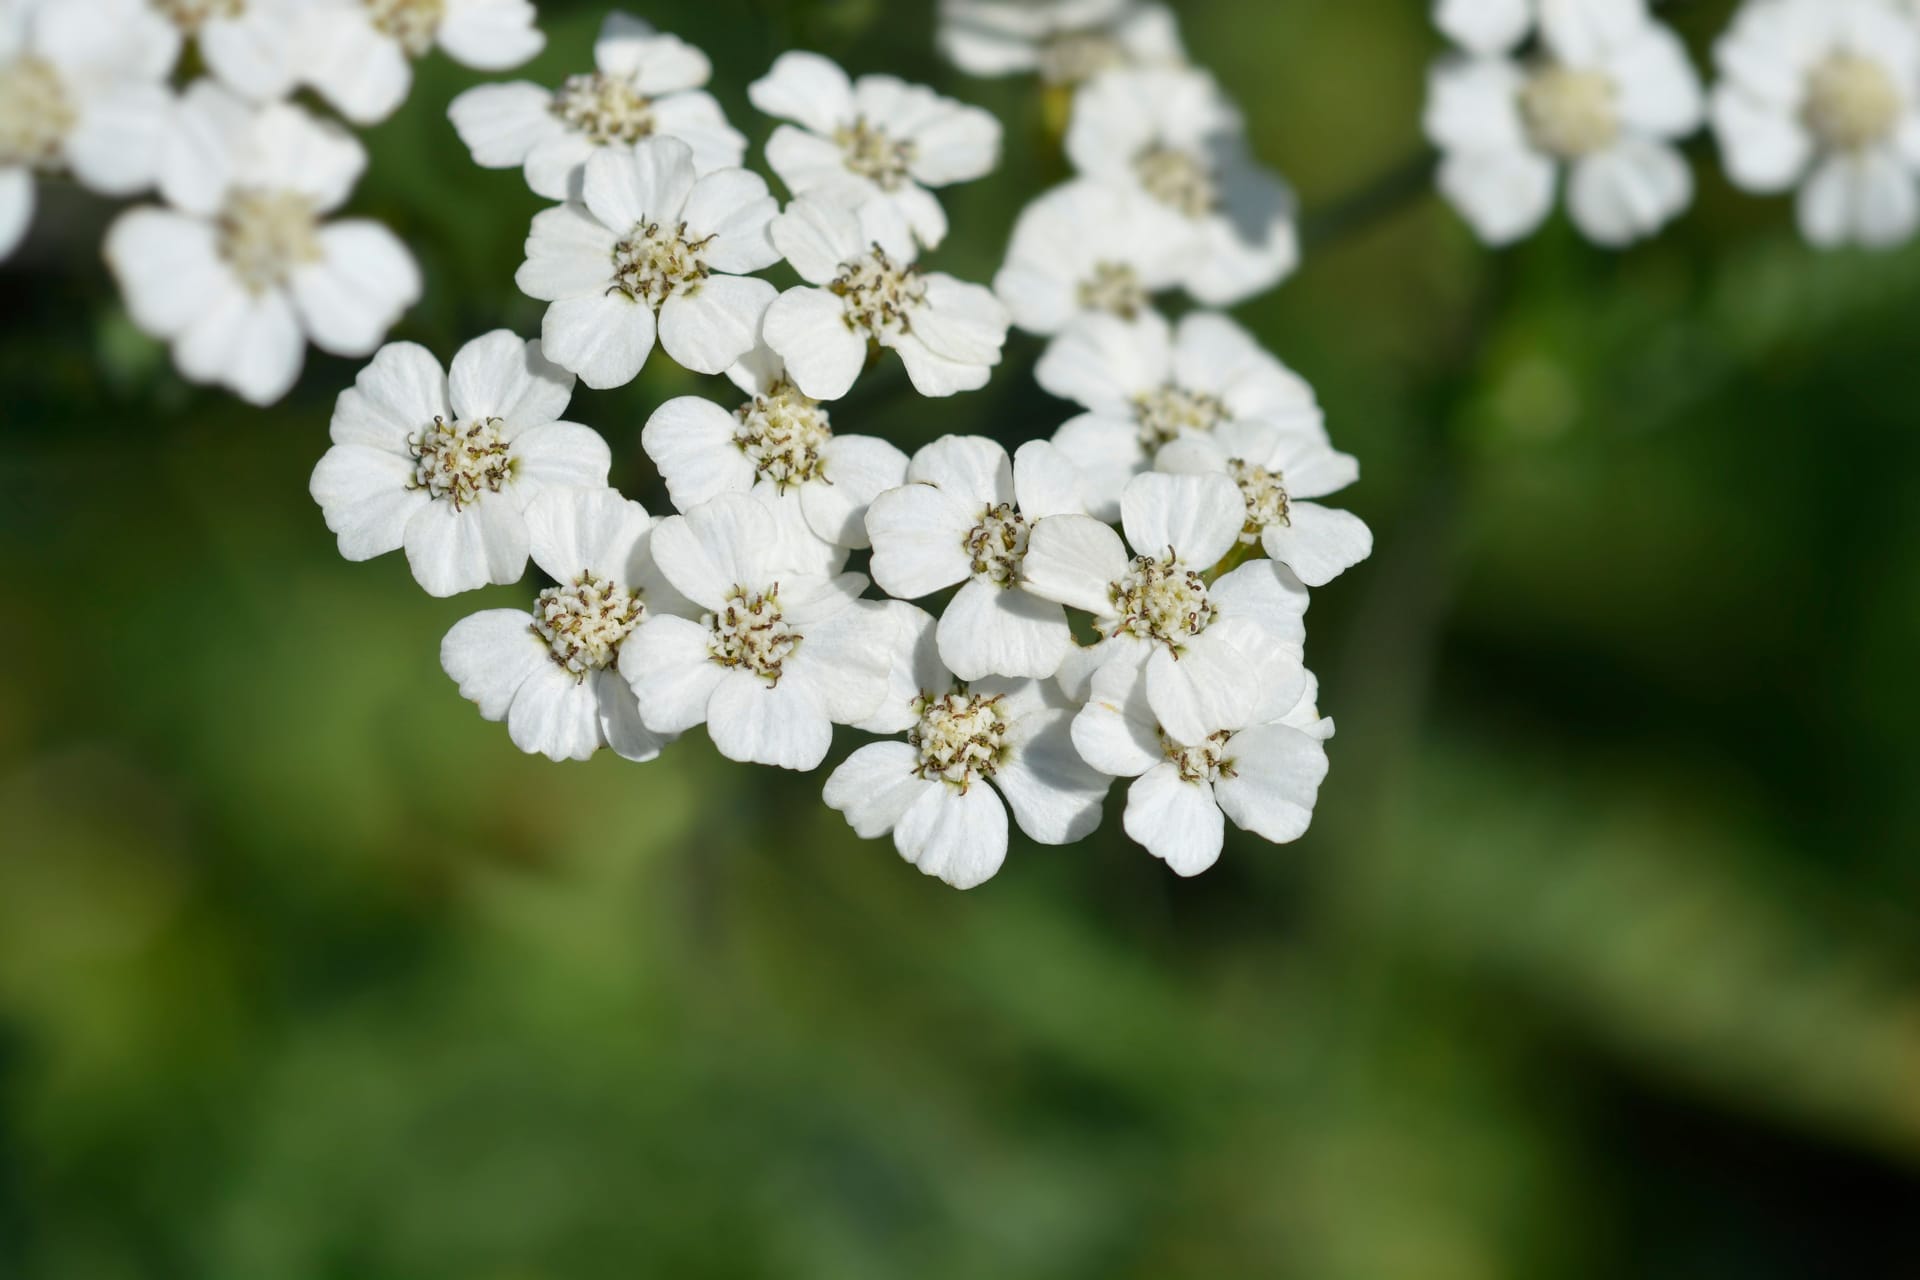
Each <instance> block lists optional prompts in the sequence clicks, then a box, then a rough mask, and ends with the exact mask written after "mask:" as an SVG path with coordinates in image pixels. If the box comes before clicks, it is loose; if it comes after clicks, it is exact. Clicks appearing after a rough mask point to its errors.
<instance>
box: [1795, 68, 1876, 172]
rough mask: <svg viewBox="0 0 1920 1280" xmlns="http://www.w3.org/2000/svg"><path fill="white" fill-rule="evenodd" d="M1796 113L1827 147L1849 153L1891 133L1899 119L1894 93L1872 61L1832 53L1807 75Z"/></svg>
mask: <svg viewBox="0 0 1920 1280" xmlns="http://www.w3.org/2000/svg"><path fill="white" fill-rule="evenodd" d="M1801 116H1802V118H1803V119H1804V120H1805V121H1806V124H1807V128H1808V129H1810V130H1812V131H1813V134H1814V136H1815V137H1817V138H1819V139H1820V141H1821V142H1823V143H1825V144H1826V145H1827V146H1828V147H1829V148H1830V149H1832V150H1835V151H1855V150H1858V149H1859V148H1861V147H1866V146H1871V145H1872V144H1874V143H1876V142H1880V141H1882V140H1884V139H1886V138H1889V137H1891V136H1892V135H1893V133H1894V130H1895V129H1896V127H1897V126H1898V125H1899V123H1900V91H1899V89H1898V88H1896V87H1895V85H1894V83H1893V77H1892V76H1889V75H1888V74H1887V69H1886V68H1885V67H1884V66H1882V65H1881V64H1880V63H1879V62H1877V61H1875V60H1874V59H1872V58H1863V57H1861V56H1860V55H1859V54H1857V53H1835V54H1833V55H1832V56H1830V57H1829V58H1827V60H1826V61H1824V62H1822V63H1820V65H1818V66H1816V67H1815V68H1814V69H1813V70H1812V71H1810V72H1808V73H1807V100H1806V105H1805V106H1804V107H1802V108H1801Z"/></svg>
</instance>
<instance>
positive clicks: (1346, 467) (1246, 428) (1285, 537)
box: [882, 422, 1373, 587]
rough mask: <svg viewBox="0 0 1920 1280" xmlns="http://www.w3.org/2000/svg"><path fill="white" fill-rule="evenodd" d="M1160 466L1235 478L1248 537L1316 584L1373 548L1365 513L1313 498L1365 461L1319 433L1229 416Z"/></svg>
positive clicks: (1171, 449) (1350, 478) (1171, 451)
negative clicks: (1297, 431) (1296, 431)
mask: <svg viewBox="0 0 1920 1280" xmlns="http://www.w3.org/2000/svg"><path fill="white" fill-rule="evenodd" d="M1154 465H1155V466H1156V468H1157V469H1159V470H1161V471H1169V472H1175V473H1186V474H1193V475H1204V474H1207V473H1209V472H1221V473H1224V474H1225V475H1227V476H1228V477H1230V478H1231V479H1232V480H1233V482H1234V483H1235V484H1237V485H1239V486H1240V496H1241V497H1242V498H1243V499H1244V500H1245V501H1246V506H1247V522H1246V525H1245V526H1244V527H1243V528H1242V529H1241V532H1240V542H1241V544H1242V545H1243V546H1254V545H1258V546H1259V547H1261V548H1262V549H1264V550H1265V551H1266V553H1267V554H1268V555H1269V556H1271V557H1272V558H1273V559H1274V560H1275V561H1277V562H1278V563H1280V564H1284V565H1286V566H1287V568H1289V569H1291V570H1293V573H1294V576H1295V577H1297V578H1299V579H1300V581H1301V582H1303V583H1305V584H1306V585H1307V586H1309V587H1320V586H1325V585H1326V584H1327V583H1329V582H1332V581H1333V580H1334V579H1335V578H1337V577H1339V576H1340V575H1341V574H1343V573H1345V572H1346V571H1347V570H1348V569H1351V568H1352V567H1353V566H1354V565H1356V564H1359V563H1360V562H1361V561H1362V560H1365V559H1366V558H1367V557H1368V556H1370V555H1372V554H1373V532H1372V531H1371V530H1370V529H1368V528H1367V526H1366V523H1365V522H1364V521H1362V520H1361V519H1360V517H1358V516H1356V515H1354V514H1352V513H1351V512H1347V511H1336V510H1334V509H1332V508H1330V507H1323V506H1321V505H1320V504H1319V503H1317V502H1312V501H1308V499H1312V498H1322V497H1325V496H1326V495H1328V494H1330V493H1335V492H1337V491H1339V490H1341V489H1344V488H1346V487H1347V486H1348V485H1350V484H1352V483H1353V482H1354V481H1355V480H1357V479H1359V478H1360V464H1359V463H1358V462H1356V461H1354V460H1353V458H1351V457H1350V456H1348V455H1347V454H1344V453H1336V452H1335V451H1334V449H1333V447H1332V446H1331V445H1329V444H1328V443H1327V442H1326V441H1324V440H1322V439H1320V438H1319V437H1317V436H1312V435H1300V434H1289V433H1287V432H1284V431H1280V430H1277V429H1275V428H1274V427H1272V426H1271V425H1269V424H1267V423H1264V422H1229V423H1224V424H1222V425H1221V426H1219V427H1217V428H1215V429H1214V431H1213V432H1212V433H1211V434H1210V435H1205V436H1186V437H1183V438H1182V439H1179V440H1175V441H1174V442H1173V443H1171V444H1169V445H1168V446H1167V447H1166V448H1164V449H1162V450H1161V451H1160V456H1159V457H1158V458H1157V459H1156V460H1155V463H1154ZM882 585H884V584H882Z"/></svg>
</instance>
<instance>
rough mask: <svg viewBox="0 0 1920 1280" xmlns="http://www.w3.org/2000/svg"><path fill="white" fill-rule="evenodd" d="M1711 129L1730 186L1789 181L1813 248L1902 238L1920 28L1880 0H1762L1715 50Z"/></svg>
mask: <svg viewBox="0 0 1920 1280" xmlns="http://www.w3.org/2000/svg"><path fill="white" fill-rule="evenodd" d="M1714 59H1715V61H1716V62H1717V63H1718V64H1719V68H1720V77H1721V78H1720V81H1719V83H1718V84H1716V85H1715V86H1714V91H1713V127H1714V132H1715V134H1716V135H1717V136H1718V138H1719V141H1720V150H1721V153H1722V155H1723V156H1724V157H1725V160H1726V165H1727V173H1728V175H1729V176H1730V177H1731V178H1732V179H1733V181H1734V184H1735V185H1736V186H1739V187H1741V188H1743V189H1744V190H1748V191H1762V192H1777V191H1785V190H1788V189H1789V188H1791V187H1793V186H1794V185H1796V184H1798V185H1799V187H1800V194H1799V222H1800V229H1801V233H1802V234H1803V235H1805V236H1806V238H1807V239H1808V240H1809V241H1811V242H1812V243H1814V244H1816V245H1819V246H1820V247H1822V248H1831V247H1835V246H1839V245H1844V244H1859V245H1865V246H1868V247H1873V248H1889V247H1892V246H1894V245H1898V244H1902V243H1905V242H1906V241H1907V240H1908V239H1909V238H1910V237H1911V236H1912V235H1913V231H1914V227H1915V224H1916V222H1917V221H1920V26H1917V25H1916V23H1915V21H1914V17H1913V13H1912V12H1911V11H1908V12H1902V11H1899V10H1896V9H1894V8H1893V7H1892V6H1890V5H1889V4H1887V3H1886V2H1885V0H1769V3H1766V4H1752V3H1750V4H1748V5H1746V6H1745V7H1744V8H1742V9H1741V11H1740V13H1739V16H1738V17H1736V18H1735V20H1734V23H1733V26H1732V27H1731V28H1730V29H1729V30H1728V31H1727V33H1726V34H1725V35H1724V36H1722V37H1721V39H1720V42H1719V44H1718V45H1717V46H1716V47H1715V49H1714Z"/></svg>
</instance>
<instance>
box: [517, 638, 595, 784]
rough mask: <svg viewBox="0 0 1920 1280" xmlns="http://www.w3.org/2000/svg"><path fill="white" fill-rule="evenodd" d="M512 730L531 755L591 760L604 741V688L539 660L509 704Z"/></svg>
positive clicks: (525, 750) (557, 760) (554, 758)
mask: <svg viewBox="0 0 1920 1280" xmlns="http://www.w3.org/2000/svg"><path fill="white" fill-rule="evenodd" d="M507 736H508V737H509V738H512V739H513V745H514V746H516V747H518V748H520V749H521V750H522V751H524V752H526V753H527V754H528V755H540V756H545V757H546V758H547V759H549V760H552V761H554V762H555V763H558V762H560V761H562V760H591V759H592V758H593V753H594V752H596V751H598V750H599V749H600V748H601V746H602V745H604V744H603V739H602V738H601V734H600V698H599V691H598V689H597V688H596V687H595V684H594V682H593V681H591V680H581V679H578V678H576V677H574V676H573V675H571V674H569V673H568V672H567V671H565V670H564V669H562V668H561V667H559V666H556V665H555V664H554V663H551V662H543V663H541V664H539V665H538V666H536V667H535V668H534V669H533V670H532V671H531V672H530V673H529V674H528V676H527V679H526V682H525V683H523V684H522V685H521V686H520V689H519V692H517V693H515V694H514V695H513V705H512V706H511V707H509V708H508V709H507Z"/></svg>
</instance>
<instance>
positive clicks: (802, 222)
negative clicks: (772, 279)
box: [767, 198, 867, 284]
mask: <svg viewBox="0 0 1920 1280" xmlns="http://www.w3.org/2000/svg"><path fill="white" fill-rule="evenodd" d="M767 234H768V236H769V237H770V238H771V239H772V240H773V244H774V247H775V248H777V249H778V250H780V255H781V256H782V257H784V258H785V259H786V260H787V262H788V263H789V264H790V265H791V266H792V267H793V269H794V270H795V271H797V272H799V273H800V278H801V279H802V280H805V281H806V282H807V283H808V284H826V283H828V282H829V281H831V280H832V279H833V278H834V277H835V276H837V275H839V274H840V268H841V265H842V264H844V263H847V262H851V261H852V260H853V259H855V258H857V257H859V256H860V254H861V253H862V252H863V251H864V250H865V249H866V248H867V241H866V238H865V237H864V235H863V233H862V231H861V227H860V220H859V219H858V218H857V217H855V216H854V215H853V214H852V213H850V212H848V211H847V210H846V209H843V208H839V207H837V206H835V205H831V204H827V203H825V202H823V201H820V200H815V199H812V198H803V199H799V200H795V201H794V202H793V203H792V204H790V205H788V206H787V209H786V212H785V213H782V214H781V215H780V216H779V217H777V218H775V219H774V220H773V221H772V222H771V223H770V224H768V227H767Z"/></svg>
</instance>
